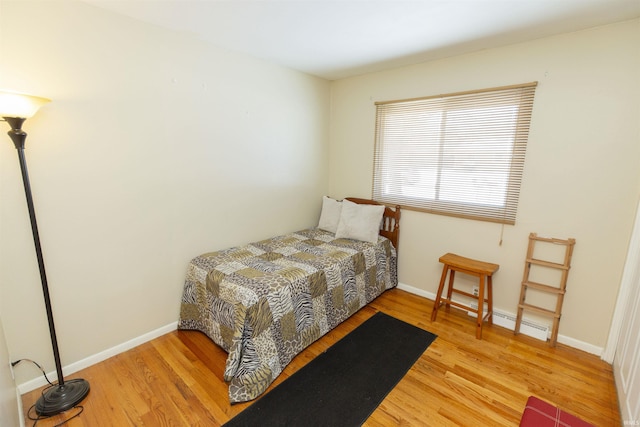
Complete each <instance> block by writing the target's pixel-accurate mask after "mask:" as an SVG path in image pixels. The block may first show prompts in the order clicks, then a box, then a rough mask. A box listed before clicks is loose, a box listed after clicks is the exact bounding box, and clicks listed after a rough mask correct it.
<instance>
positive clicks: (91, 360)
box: [18, 283, 603, 395]
mask: <svg viewBox="0 0 640 427" xmlns="http://www.w3.org/2000/svg"><path fill="white" fill-rule="evenodd" d="M398 289H401V290H403V291H406V292H409V293H412V294H414V295H418V296H421V297H424V298H428V299H430V300H432V301H433V300H435V299H436V295H435V294H434V293H433V292H429V291H425V290H423V289H419V288H415V287H413V286H409V285H407V284H405V283H398ZM495 311H500V312H502V313H505V314H511V315H513V314H512V313H509V312H506V311H502V310H498V309H495ZM177 328H178V322H173V323H170V324H168V325H166V326H163V327H161V328H158V329H156V330H154V331H151V332H148V333H146V334H144V335H141V336H139V337H137V338H134V339H131V340H129V341H127V342H124V343H122V344H119V345H117V346H115V347H111V348H109V349H107V350H105V351H102V352H100V353H97V354H94V355H93V356H89V357H87V358H85V359H82V360H79V361H78V362H75V363H72V364H70V365H67V366H64V367H63V368H62V372H63V374H64V376H65V377H66V376H67V375H71V374H73V373H75V372H78V371H80V370H82V369H84V368H88V367H89V366H91V365H95V364H96V363H99V362H102V361H103V360H106V359H108V358H110V357H112V356H115V355H117V354H120V353H123V352H125V351H127V350H130V349H132V348H134V347H137V346H139V345H140V344H144V343H145V342H147V341H151V340H152V339H154V338H158V337H159V336H162V335H164V334H166V333H169V332H171V331H175V330H176V329H177ZM558 342H560V343H562V344H565V345H568V346H570V347H573V348H577V349H579V350H582V351H586V352H587V353H591V354H595V355H598V356H601V355H602V352H603V348H602V347H598V346H595V345H592V344H589V343H586V342H583V341H580V340H577V339H574V338H571V337H567V336H564V335H558ZM47 376H48V377H49V378H51V379H55V378H56V372H55V371H52V372H47ZM46 384H47V381H46V380H45V379H44V377H38V378H35V379H33V380H30V381H27V382H24V383H22V384H20V385H18V393H19V394H20V395H22V394H24V393H28V392H30V391H32V390H35V389H37V388H40V387H42V386H44V385H46Z"/></svg>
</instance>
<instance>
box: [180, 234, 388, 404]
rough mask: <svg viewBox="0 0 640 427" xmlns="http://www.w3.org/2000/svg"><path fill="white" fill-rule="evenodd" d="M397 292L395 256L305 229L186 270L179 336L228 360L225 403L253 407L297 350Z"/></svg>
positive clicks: (384, 245) (383, 248) (380, 247)
mask: <svg viewBox="0 0 640 427" xmlns="http://www.w3.org/2000/svg"><path fill="white" fill-rule="evenodd" d="M397 284H398V279H397V259H396V250H395V248H394V247H393V246H392V245H391V242H390V241H389V240H388V239H386V238H384V237H379V238H378V243H377V244H371V243H367V242H361V241H356V240H351V239H335V236H334V234H332V233H330V232H327V231H323V230H320V229H308V230H302V231H298V232H296V233H291V234H287V235H284V236H278V237H274V238H273V239H269V240H263V241H260V242H256V243H252V244H249V245H246V246H243V247H235V248H230V249H225V250H223V251H218V252H211V253H207V254H203V255H201V256H199V257H197V258H194V259H193V260H192V261H191V263H190V264H189V267H188V270H187V277H186V280H185V286H184V291H183V296H182V304H181V310H180V320H179V324H178V327H179V328H180V329H193V330H199V331H202V332H204V333H205V334H207V335H208V336H209V337H210V338H211V339H212V340H213V341H214V342H215V343H217V344H218V345H219V346H220V347H222V348H223V349H224V350H225V351H227V353H228V357H227V361H226V366H225V371H224V378H225V380H226V381H228V382H229V399H230V401H231V402H232V403H236V402H244V401H248V400H252V399H255V398H256V397H258V396H259V395H260V394H262V392H264V390H266V388H267V387H268V386H269V384H271V383H272V382H273V380H274V379H275V378H276V377H277V376H278V375H279V374H280V373H281V372H282V370H283V369H284V368H285V367H286V366H287V364H289V362H290V361H291V360H292V359H293V358H294V357H295V356H296V355H297V354H298V353H300V352H301V351H302V350H303V349H304V348H306V347H307V346H309V345H310V344H311V343H313V342H314V341H316V340H317V339H318V338H320V337H321V336H322V335H324V334H326V333H327V332H328V331H330V330H331V329H333V328H334V327H336V326H337V325H338V324H340V323H341V322H342V321H344V320H345V319H347V318H348V317H349V316H351V315H352V314H353V313H355V312H356V311H357V310H359V309H360V308H362V307H363V306H364V305H366V304H367V303H368V302H370V301H371V300H373V299H374V298H375V297H377V296H378V295H380V294H381V293H382V292H384V291H385V290H386V289H390V288H392V287H394V286H396V285H397Z"/></svg>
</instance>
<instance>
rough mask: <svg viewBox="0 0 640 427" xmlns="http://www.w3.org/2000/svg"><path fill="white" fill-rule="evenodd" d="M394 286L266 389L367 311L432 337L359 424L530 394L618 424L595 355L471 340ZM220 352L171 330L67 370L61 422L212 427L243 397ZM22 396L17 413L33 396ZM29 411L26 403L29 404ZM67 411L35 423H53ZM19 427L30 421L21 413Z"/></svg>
mask: <svg viewBox="0 0 640 427" xmlns="http://www.w3.org/2000/svg"><path fill="white" fill-rule="evenodd" d="M432 307H433V302H432V301H430V300H428V299H425V298H421V297H418V296H415V295H412V294H410V293H407V292H404V291H401V290H398V289H393V290H390V291H387V292H385V293H384V294H383V295H382V296H380V297H378V298H377V299H376V300H375V301H373V302H372V303H371V304H369V305H368V306H366V307H364V308H363V309H362V310H360V311H359V312H357V313H356V314H355V315H354V316H352V317H351V318H350V319H348V320H347V321H346V322H344V323H343V324H341V325H340V326H338V327H337V328H336V329H334V330H333V331H331V332H330V333H329V334H327V335H326V336H324V337H323V338H321V339H320V340H318V341H317V342H315V343H314V344H312V345H311V346H310V347H309V348H307V349H306V350H305V351H304V352H303V353H301V354H300V355H298V356H297V357H296V358H295V359H294V360H293V361H292V362H291V364H290V365H289V366H288V367H287V368H286V369H285V371H284V372H283V373H282V374H281V375H280V377H279V378H278V379H277V380H276V381H275V382H274V384H272V386H271V387H274V386H276V385H278V384H279V383H281V382H282V381H283V380H285V379H286V378H287V377H288V376H290V375H291V374H293V373H294V372H296V371H297V370H298V369H300V368H301V367H303V366H304V365H305V364H306V363H308V362H309V361H310V360H312V359H313V358H314V357H316V355H318V354H320V353H321V352H322V351H324V350H325V349H327V348H328V347H330V346H331V345H332V344H333V343H335V342H336V341H337V340H339V339H340V338H342V337H343V336H345V335H346V334H348V333H349V332H350V331H352V330H353V329H354V328H356V327H357V326H358V325H359V324H360V323H362V322H364V321H365V320H366V319H368V318H369V317H371V316H372V315H373V314H374V313H375V312H376V311H384V312H385V313H388V314H390V315H392V316H395V317H397V318H399V319H402V320H404V321H406V322H408V323H411V324H414V325H416V326H419V327H421V328H423V329H426V330H429V331H431V332H433V333H435V334H437V335H438V338H437V339H436V340H435V341H434V342H433V344H431V346H430V347H429V348H428V349H427V350H426V351H425V353H424V354H423V355H422V357H421V358H420V359H419V360H418V361H417V362H416V364H415V365H414V366H413V367H412V368H411V370H410V371H409V372H408V374H407V375H406V376H405V377H404V378H403V379H402V381H401V382H400V383H399V384H398V385H397V386H396V387H395V389H394V390H393V391H391V393H389V395H388V396H387V397H386V399H385V400H384V401H383V402H382V403H381V404H380V406H379V407H378V409H377V410H376V411H375V412H374V413H373V414H372V416H371V417H370V418H369V419H368V421H367V422H366V424H365V425H367V426H454V425H455V426H517V425H518V423H519V420H520V416H521V414H522V411H523V410H524V407H525V403H526V401H527V398H528V397H529V396H530V395H535V396H537V397H539V398H541V399H543V400H546V401H548V402H550V403H553V404H554V405H557V406H559V407H560V408H562V409H563V410H565V411H567V412H570V413H572V414H574V415H576V416H578V417H580V418H582V419H584V420H585V421H588V422H590V423H592V424H594V425H596V426H604V427H606V426H620V425H621V420H620V412H619V409H618V403H617V402H618V401H617V396H616V389H615V386H614V380H613V374H612V370H611V366H610V365H609V364H607V363H605V362H603V361H601V360H600V358H599V357H597V356H594V355H591V354H587V353H584V352H582V351H579V350H575V349H572V348H570V347H567V346H564V345H562V344H558V345H557V347H556V348H551V347H549V346H548V345H547V344H545V343H543V342H541V341H539V340H536V339H533V338H530V337H527V336H523V335H518V336H514V335H513V332H512V331H509V330H507V329H504V328H501V327H499V326H491V327H490V326H486V325H485V327H484V333H483V339H482V340H476V339H475V324H474V321H473V318H472V317H469V316H467V315H466V313H462V312H460V311H458V310H455V309H452V310H451V312H450V313H446V312H445V311H444V310H440V312H439V313H438V319H437V321H436V322H431V321H430V320H429V319H430V314H431V309H432ZM225 359H226V353H225V352H224V351H223V350H221V349H220V348H219V347H217V346H216V345H215V344H214V343H213V342H211V341H210V340H209V339H208V338H207V337H206V336H205V335H204V334H201V333H199V332H193V331H175V332H171V333H168V334H166V335H164V336H162V337H160V338H157V339H155V340H153V341H151V342H148V343H145V344H143V345H140V346H138V347H136V348H134V349H132V350H129V351H127V352H125V353H122V354H120V355H117V356H114V357H112V358H110V359H108V360H106V361H104V362H102V363H99V364H97V365H94V366H92V367H89V368H87V369H85V370H83V371H81V372H78V373H77V374H74V375H71V376H69V378H74V377H81V378H84V379H86V380H88V381H89V382H90V384H91V392H90V394H89V396H88V397H87V398H86V399H85V401H84V402H83V406H84V412H83V413H82V414H81V415H80V416H79V417H77V418H74V419H73V420H71V421H70V422H69V423H68V424H66V425H67V426H69V427H80V426H91V427H95V426H216V425H220V424H222V423H224V422H225V421H227V420H229V419H230V418H231V417H233V416H234V415H235V414H237V413H238V412H240V411H242V410H243V409H244V408H246V407H247V406H248V405H250V404H251V403H250V402H249V403H243V404H236V405H233V406H232V405H230V404H229V403H228V397H227V386H226V384H225V383H224V381H223V380H222V372H223V370H224V363H225ZM39 393H40V392H39V391H33V392H31V393H27V394H25V395H24V396H23V405H24V409H25V412H26V411H27V409H28V408H29V407H31V406H32V405H33V403H34V402H35V401H36V399H37V398H38V396H39ZM31 412H33V411H31ZM72 414H73V411H69V413H67V414H62V415H58V416H56V417H54V418H52V419H48V420H44V421H39V422H38V423H37V425H38V426H53V425H55V424H56V423H59V422H61V421H62V420H63V419H64V418H65V416H70V415H72ZM26 423H27V425H32V424H33V421H31V420H29V419H28V417H27V418H26Z"/></svg>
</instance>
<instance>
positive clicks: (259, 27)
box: [85, 0, 640, 80]
mask: <svg viewBox="0 0 640 427" xmlns="http://www.w3.org/2000/svg"><path fill="white" fill-rule="evenodd" d="M85 1H86V2H87V3H90V4H93V5H96V6H98V7H101V8H105V9H109V10H111V11H113V12H116V13H119V14H124V15H127V16H129V17H132V18H135V19H139V20H141V21H145V22H147V23H152V24H156V25H159V26H162V27H165V28H169V29H173V30H178V31H186V32H191V33H195V34H197V35H198V36H199V37H200V38H202V39H204V40H206V41H208V42H211V43H213V44H215V45H218V46H220V47H223V48H226V49H229V50H234V51H239V52H243V53H246V54H249V55H252V56H255V57H258V58H261V59H264V60H267V61H271V62H275V63H278V64H281V65H283V66H286V67H289V68H293V69H296V70H300V71H303V72H306V73H309V74H313V75H316V76H319V77H323V78H325V79H328V80H335V79H340V78H345V77H350V76H355V75H359V74H364V73H368V72H373V71H380V70H384V69H389V68H394V67H399V66H403V65H410V64H415V63H419V62H424V61H429V60H433V59H439V58H444V57H449V56H453V55H459V54H463V53H469V52H474V51H478V50H482V49H488V48H492V47H498V46H504V45H508V44H513V43H518V42H523V41H527V40H532V39H536V38H540V37H546V36H550V35H554V34H559V33H566V32H571V31H577V30H581V29H585V28H589V27H594V26H599V25H604V24H608V23H612V22H619V21H624V20H628V19H633V18H637V17H640V0H413V1H406V0H85Z"/></svg>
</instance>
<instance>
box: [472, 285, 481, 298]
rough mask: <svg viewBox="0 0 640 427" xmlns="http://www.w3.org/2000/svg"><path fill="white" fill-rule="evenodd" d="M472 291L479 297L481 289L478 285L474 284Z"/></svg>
mask: <svg viewBox="0 0 640 427" xmlns="http://www.w3.org/2000/svg"><path fill="white" fill-rule="evenodd" d="M472 293H473V296H474V297H477V296H478V294H479V293H480V289H478V287H477V286H474V287H473V292H472Z"/></svg>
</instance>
